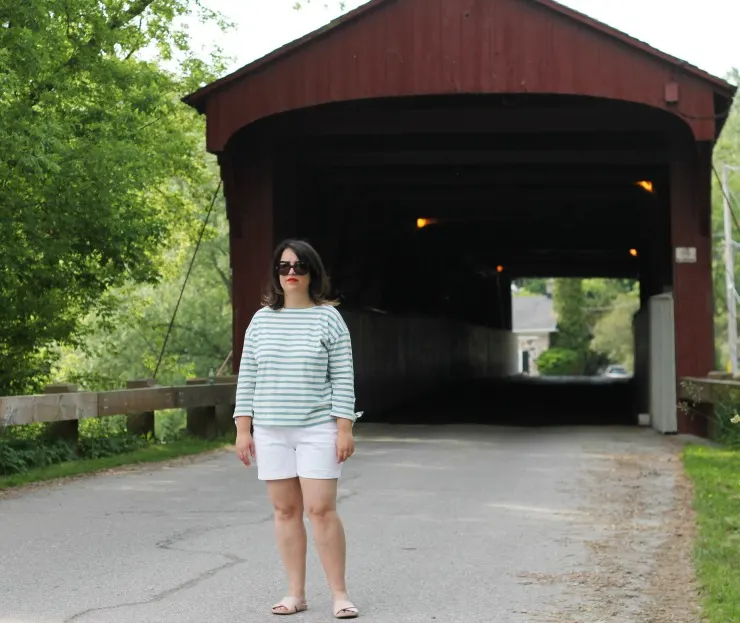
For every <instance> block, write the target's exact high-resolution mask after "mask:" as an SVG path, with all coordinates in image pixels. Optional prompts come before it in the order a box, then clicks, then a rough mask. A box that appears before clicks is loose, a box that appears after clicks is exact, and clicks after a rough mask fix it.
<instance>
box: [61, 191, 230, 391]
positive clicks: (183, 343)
mask: <svg viewBox="0 0 740 623" xmlns="http://www.w3.org/2000/svg"><path fill="white" fill-rule="evenodd" d="M194 251H195V249H194V246H193V245H190V246H187V247H186V246H182V247H174V248H173V249H172V250H171V251H170V252H169V253H168V254H167V256H168V259H169V262H168V264H167V269H166V270H165V272H164V276H163V279H162V281H161V282H160V283H158V284H156V285H151V284H128V285H126V286H123V287H121V288H117V289H115V290H112V291H111V292H110V293H109V296H110V297H111V298H112V299H113V300H112V302H111V305H110V306H111V308H112V310H113V311H112V312H110V313H109V314H106V315H105V316H103V315H101V314H99V313H91V314H89V315H88V316H87V317H86V318H85V320H84V321H83V325H84V327H85V329H86V339H85V340H84V342H83V343H82V344H80V345H78V346H75V347H66V348H63V349H62V357H61V359H60V362H59V364H58V365H57V367H56V369H55V371H54V376H55V378H56V380H59V381H67V382H75V383H78V384H79V385H80V387H82V388H85V389H88V390H94V391H100V390H105V389H116V388H120V387H124V386H125V383H126V381H128V380H132V379H136V378H150V377H152V375H153V373H154V371H155V368H156V367H157V363H158V359H159V356H160V353H161V352H162V346H163V342H164V339H165V336H166V334H167V330H168V327H169V325H170V322H171V321H172V319H173V313H174V311H175V307H176V304H177V299H178V297H179V296H180V292H181V291H182V294H183V296H182V301H181V304H180V307H179V309H178V311H177V315H176V316H175V317H174V324H173V327H172V332H171V334H170V336H169V339H168V341H167V344H166V347H165V351H164V356H163V359H162V363H161V365H160V367H159V370H158V374H157V381H158V382H160V383H162V384H177V383H182V382H184V381H185V379H186V378H188V377H191V376H205V375H207V374H208V372H209V370H210V369H211V368H214V369H216V370H218V368H219V367H220V366H221V365H222V364H223V363H224V361H226V359H227V357H228V355H229V353H230V351H231V293H232V284H231V276H230V272H229V230H228V221H227V219H226V213H225V209H224V205H223V199H222V198H221V200H220V201H219V204H218V205H217V206H216V207H215V208H214V211H213V213H212V214H211V217H210V219H209V225H208V228H207V229H206V233H205V235H204V240H203V242H202V243H201V245H200V247H199V248H198V251H197V255H196V256H195V261H194V263H193V268H192V272H191V273H190V276H189V277H188V279H187V282H186V281H185V279H186V277H187V272H188V268H189V266H190V262H191V260H192V255H193V253H194ZM183 285H185V289H184V290H183ZM224 369H225V371H226V373H229V372H230V371H231V366H230V365H226V366H225V368H224Z"/></svg>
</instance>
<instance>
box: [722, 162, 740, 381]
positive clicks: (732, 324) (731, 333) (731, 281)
mask: <svg viewBox="0 0 740 623" xmlns="http://www.w3.org/2000/svg"><path fill="white" fill-rule="evenodd" d="M727 169H728V166H727V164H726V163H724V162H723V163H722V201H723V203H724V208H725V209H724V213H725V278H726V279H725V280H726V282H727V346H728V349H729V354H730V371H731V372H732V376H733V377H734V376H737V301H736V299H735V243H734V242H733V240H732V218H731V217H732V212H731V210H732V207H731V206H730V185H729V184H728V183H727Z"/></svg>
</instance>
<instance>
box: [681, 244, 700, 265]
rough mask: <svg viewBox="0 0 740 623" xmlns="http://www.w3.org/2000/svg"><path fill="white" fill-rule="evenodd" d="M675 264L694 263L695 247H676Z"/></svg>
mask: <svg viewBox="0 0 740 623" xmlns="http://www.w3.org/2000/svg"><path fill="white" fill-rule="evenodd" d="M676 264H696V247H676Z"/></svg>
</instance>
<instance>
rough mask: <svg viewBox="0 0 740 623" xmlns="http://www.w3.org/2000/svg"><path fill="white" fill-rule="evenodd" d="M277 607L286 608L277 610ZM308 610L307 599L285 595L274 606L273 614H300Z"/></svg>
mask: <svg viewBox="0 0 740 623" xmlns="http://www.w3.org/2000/svg"><path fill="white" fill-rule="evenodd" d="M277 608H284V610H282V611H281V610H277ZM304 610H308V604H307V603H306V600H305V599H301V598H300V597H283V598H282V599H281V600H280V601H279V602H278V603H276V604H275V605H274V606H273V607H272V613H273V614H280V615H284V614H298V613H299V612H303V611H304Z"/></svg>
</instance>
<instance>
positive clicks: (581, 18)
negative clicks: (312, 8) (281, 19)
mask: <svg viewBox="0 0 740 623" xmlns="http://www.w3.org/2000/svg"><path fill="white" fill-rule="evenodd" d="M463 41H464V43H463ZM673 83H675V84H673ZM669 89H673V90H672V91H671V93H674V95H671V96H669ZM735 90H736V87H734V86H733V85H731V84H730V83H729V82H727V81H725V80H723V79H721V78H718V77H716V76H713V75H711V74H709V73H707V72H705V71H702V70H701V69H699V68H697V67H695V66H693V65H691V64H689V63H687V62H685V61H683V60H681V59H678V58H675V57H673V56H670V55H668V54H665V53H663V52H661V51H659V50H657V49H655V48H653V47H652V46H650V45H648V44H646V43H644V42H642V41H640V40H638V39H636V38H634V37H630V36H629V35H627V34H625V33H623V32H621V31H619V30H617V29H615V28H612V27H610V26H608V25H606V24H604V23H601V22H599V21H597V20H595V19H592V18H590V17H587V16H586V15H584V14H582V13H579V12H578V11H574V10H572V9H570V8H567V7H565V6H563V5H561V4H559V3H557V2H554V1H553V0H488V1H487V2H485V3H480V2H477V1H476V2H474V1H472V0H370V1H369V2H367V3H366V4H364V5H362V6H361V7H359V8H357V9H355V10H353V11H350V12H348V13H347V14H345V15H343V16H341V17H340V18H338V19H336V20H334V21H332V22H330V23H329V24H327V25H326V26H324V27H323V28H320V29H318V30H316V31H314V32H312V33H309V34H308V35H306V36H304V37H302V38H300V39H297V40H296V41H293V42H291V43H289V44H287V45H284V46H282V47H280V48H278V49H277V50H275V51H273V52H271V53H269V54H267V55H266V56H264V57H262V58H260V59H258V60H255V61H254V62H252V63H249V64H247V65H245V66H244V67H242V68H241V69H238V70H237V71H234V72H233V73H231V74H229V75H227V76H224V77H222V78H220V79H218V80H216V81H214V82H212V83H210V84H208V85H206V86H204V87H202V88H201V89H199V90H198V91H196V92H194V93H191V94H190V95H188V96H186V97H185V98H183V101H184V102H185V103H187V104H189V105H190V106H193V107H194V108H196V109H197V110H198V111H200V112H201V113H206V114H207V115H208V117H209V120H208V121H209V126H210V127H209V137H208V138H209V148H210V149H212V150H216V151H218V150H221V149H222V148H223V147H224V145H225V143H226V141H227V140H228V138H229V137H230V136H231V134H233V132H235V131H236V130H238V129H239V128H240V127H243V126H245V125H248V124H249V123H252V122H253V121H256V120H257V119H260V118H263V117H267V116H270V115H272V114H275V113H278V112H285V111H288V110H296V109H299V108H307V107H310V106H315V105H318V104H324V103H329V102H337V101H350V100H357V99H368V98H379V97H396V96H403V95H406V96H408V95H432V94H444V93H450V94H451V93H496V92H498V93H516V92H525V93H550V94H552V93H556V94H559V93H565V94H582V95H586V96H590V97H604V98H611V99H622V100H627V101H633V102H638V103H644V104H647V105H650V106H654V107H659V108H663V109H667V110H669V111H670V112H673V113H675V114H677V115H679V116H681V117H682V118H684V120H685V121H687V123H689V125H692V128H693V130H694V134H695V135H696V136H697V139H698V140H709V139H711V138H714V137H715V136H716V135H717V134H718V132H719V129H720V128H721V125H722V123H723V121H724V117H726V115H727V114H728V112H729V108H730V104H731V101H732V98H733V97H734V94H735ZM671 98H675V100H673V99H671ZM214 100H216V101H215V104H214ZM227 100H228V101H227ZM214 116H216V117H218V120H216V122H215V123H214V120H213V119H212V118H211V117H214ZM226 117H229V118H230V119H229V120H226ZM715 121H716V124H715Z"/></svg>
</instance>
